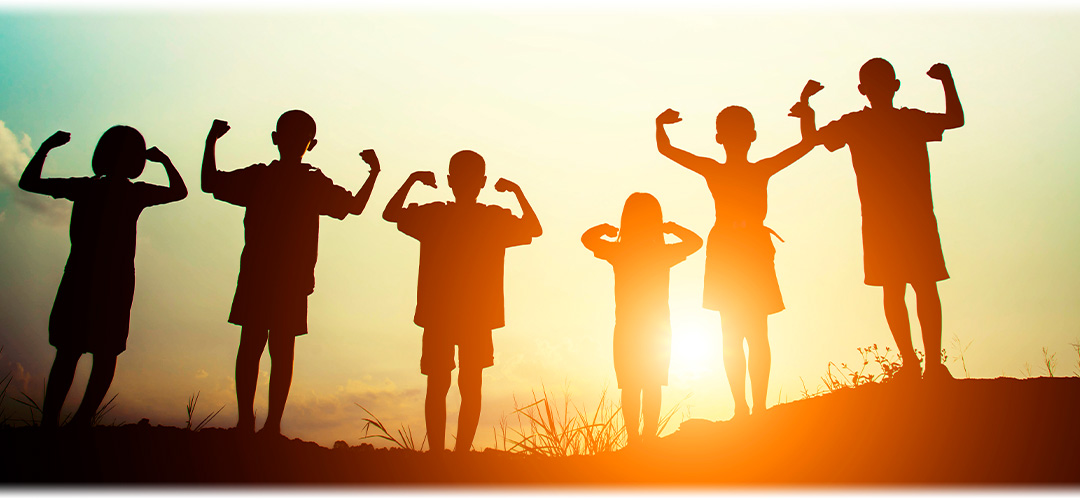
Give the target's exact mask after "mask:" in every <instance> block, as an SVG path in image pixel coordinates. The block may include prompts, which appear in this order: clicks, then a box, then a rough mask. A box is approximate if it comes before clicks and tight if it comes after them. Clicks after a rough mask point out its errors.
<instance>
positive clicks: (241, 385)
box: [236, 326, 267, 433]
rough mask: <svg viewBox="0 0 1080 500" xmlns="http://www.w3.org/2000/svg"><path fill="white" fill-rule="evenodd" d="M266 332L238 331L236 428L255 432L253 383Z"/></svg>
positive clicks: (247, 329) (262, 330)
mask: <svg viewBox="0 0 1080 500" xmlns="http://www.w3.org/2000/svg"><path fill="white" fill-rule="evenodd" d="M266 339H267V332H266V330H264V329H261V328H253V327H248V326H245V327H243V328H241V329H240V347H239V348H238V349H237V350H236V406H237V411H238V413H239V414H240V418H239V419H237V422H236V428H237V429H238V430H240V431H243V432H249V433H252V432H255V383H256V382H258V380H259V361H260V360H261V359H262V354H263V350H264V349H266Z"/></svg>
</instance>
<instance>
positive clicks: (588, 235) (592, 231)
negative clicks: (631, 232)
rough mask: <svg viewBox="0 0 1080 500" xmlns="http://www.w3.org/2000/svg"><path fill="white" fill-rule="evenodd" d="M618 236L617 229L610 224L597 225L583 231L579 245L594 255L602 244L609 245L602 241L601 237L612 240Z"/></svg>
mask: <svg viewBox="0 0 1080 500" xmlns="http://www.w3.org/2000/svg"><path fill="white" fill-rule="evenodd" d="M618 235H619V228H617V227H615V226H612V225H611V224H599V225H596V226H593V227H590V228H589V229H587V230H585V232H584V233H582V235H581V244H582V245H585V248H588V249H589V250H590V251H592V253H596V252H598V251H599V250H600V246H601V245H603V244H604V243H610V242H609V241H606V240H603V239H601V238H600V237H601V236H607V237H608V238H614V237H616V236H618Z"/></svg>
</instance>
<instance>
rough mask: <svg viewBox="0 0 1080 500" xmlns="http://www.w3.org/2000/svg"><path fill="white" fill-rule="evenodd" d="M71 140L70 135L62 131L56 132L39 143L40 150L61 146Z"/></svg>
mask: <svg viewBox="0 0 1080 500" xmlns="http://www.w3.org/2000/svg"><path fill="white" fill-rule="evenodd" d="M70 140H71V134H70V133H68V132H64V131H62V130H57V131H56V133H54V134H53V135H50V136H49V138H48V139H45V141H44V142H42V143H41V149H52V148H56V147H60V146H63V145H64V144H67V143H68V141H70Z"/></svg>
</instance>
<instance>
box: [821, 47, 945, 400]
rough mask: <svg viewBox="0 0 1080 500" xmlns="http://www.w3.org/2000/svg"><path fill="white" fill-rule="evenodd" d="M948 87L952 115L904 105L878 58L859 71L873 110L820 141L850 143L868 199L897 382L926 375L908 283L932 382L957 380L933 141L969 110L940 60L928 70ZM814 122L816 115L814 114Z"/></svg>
mask: <svg viewBox="0 0 1080 500" xmlns="http://www.w3.org/2000/svg"><path fill="white" fill-rule="evenodd" d="M926 74H927V75H929V76H930V78H933V79H935V80H940V81H941V84H942V87H943V88H944V90H945V113H944V114H940V113H927V112H924V111H920V110H918V109H910V108H896V107H895V106H894V105H893V97H894V96H895V95H896V91H897V90H899V89H900V80H898V79H896V73H895V71H894V70H893V67H892V65H891V64H889V62H888V61H886V60H884V59H881V58H874V59H871V60H869V61H867V62H866V63H865V64H863V66H862V68H861V69H860V70H859V93H861V94H863V95H864V96H866V98H867V99H868V100H869V101H870V107H866V108H863V109H862V110H860V111H855V112H853V113H848V114H846V115H844V116H842V117H840V119H838V120H836V121H834V122H832V123H829V124H828V125H826V126H824V127H822V128H821V130H820V131H819V133H818V135H817V138H818V139H819V141H820V143H822V144H824V145H825V147H826V148H827V149H828V150H829V151H836V150H837V149H840V148H842V147H844V145H847V146H849V147H850V149H851V164H852V166H853V167H854V168H855V177H856V180H857V183H858V187H859V199H860V200H861V202H862V236H863V266H864V269H865V272H866V284H867V285H871V286H880V287H882V288H883V292H884V294H883V295H884V306H885V320H886V321H887V322H888V324H889V330H890V331H891V332H892V335H893V339H895V340H896V346H897V348H898V350H899V351H900V356H901V360H902V362H903V367H902V368H901V369H900V371H899V372H898V373H897V374H896V377H897V380H916V379H919V377H920V370H919V362H918V360H917V358H916V355H915V349H914V346H913V345H912V342H911V324H910V322H909V319H908V310H907V304H906V303H905V302H904V295H905V292H906V291H907V285H908V283H910V284H911V287H912V288H913V289H915V295H916V299H917V300H918V309H917V312H918V315H919V325H920V326H921V327H922V338H923V347H924V348H925V349H926V371H925V377H926V378H927V379H946V380H947V379H951V378H952V375H951V374H949V370H948V369H947V368H945V365H944V364H942V363H941V355H940V352H941V298H940V297H939V296H938V290H937V282H938V281H941V280H945V279H948V277H949V273H948V271H947V270H946V269H945V257H944V255H943V254H942V252H941V238H940V236H939V235H938V229H937V218H935V217H934V202H933V199H932V197H931V194H930V157H929V154H928V153H927V150H926V143H927V142H930V141H940V140H941V135H942V132H943V131H945V130H948V129H953V128H957V127H960V126H962V125H963V124H964V110H963V108H961V106H960V97H959V96H958V95H957V93H956V84H955V83H954V82H953V78H952V72H950V71H949V67H948V66H946V65H944V64H941V63H938V64H935V65H933V66H932V67H931V68H930V71H928V72H927V73H926ZM810 117H811V120H812V118H813V114H810Z"/></svg>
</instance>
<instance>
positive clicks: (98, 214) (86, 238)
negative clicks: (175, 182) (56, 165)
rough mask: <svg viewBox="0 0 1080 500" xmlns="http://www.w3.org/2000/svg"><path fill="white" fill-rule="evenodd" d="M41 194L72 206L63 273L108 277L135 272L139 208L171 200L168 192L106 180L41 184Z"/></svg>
mask: <svg viewBox="0 0 1080 500" xmlns="http://www.w3.org/2000/svg"><path fill="white" fill-rule="evenodd" d="M40 182H41V184H40V185H41V188H40V189H39V190H38V191H39V192H40V193H42V194H47V195H50V196H52V197H54V198H67V199H69V200H72V201H74V202H75V204H74V206H73V207H72V209H71V228H70V230H69V236H70V238H71V253H70V255H69V257H68V264H67V265H68V268H69V269H71V271H73V272H74V271H76V270H83V271H84V272H88V271H89V270H90V269H94V271H93V272H94V273H101V274H102V275H103V276H109V275H111V273H118V272H121V271H126V272H133V271H134V269H135V229H136V223H137V222H138V220H139V214H141V213H142V210H143V208H146V207H148V206H151V205H158V204H161V203H167V202H169V201H171V200H172V199H173V195H172V194H171V193H170V192H169V188H167V187H164V186H156V185H153V184H147V183H145V182H131V181H130V180H128V179H124V178H120V179H112V178H107V177H72V178H67V179H41V181H40Z"/></svg>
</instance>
